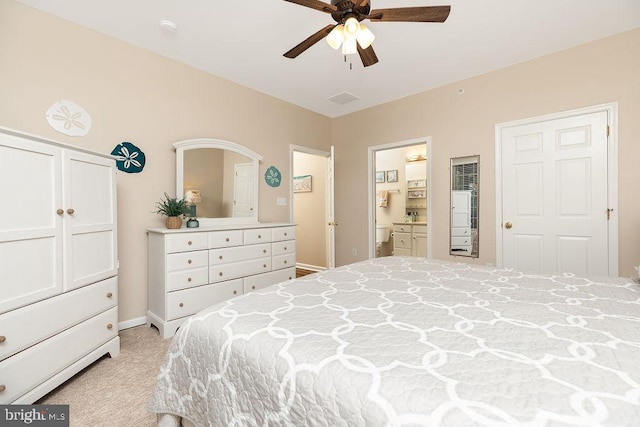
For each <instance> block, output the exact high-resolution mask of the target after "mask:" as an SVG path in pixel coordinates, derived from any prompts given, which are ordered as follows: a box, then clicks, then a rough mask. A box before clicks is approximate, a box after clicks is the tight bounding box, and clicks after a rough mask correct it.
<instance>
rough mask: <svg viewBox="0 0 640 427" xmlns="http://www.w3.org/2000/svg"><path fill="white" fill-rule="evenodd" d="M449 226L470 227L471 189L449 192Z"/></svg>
mask: <svg viewBox="0 0 640 427" xmlns="http://www.w3.org/2000/svg"><path fill="white" fill-rule="evenodd" d="M451 227H471V191H470V190H455V191H452V192H451Z"/></svg>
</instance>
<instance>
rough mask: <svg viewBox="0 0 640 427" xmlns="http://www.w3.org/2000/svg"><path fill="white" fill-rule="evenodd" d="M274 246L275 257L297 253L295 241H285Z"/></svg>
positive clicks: (273, 244) (275, 243)
mask: <svg viewBox="0 0 640 427" xmlns="http://www.w3.org/2000/svg"><path fill="white" fill-rule="evenodd" d="M271 245H272V248H273V250H272V253H273V255H274V256H275V255H283V254H290V253H294V252H295V251H296V241H295V240H285V241H284V242H274V243H272V244H271Z"/></svg>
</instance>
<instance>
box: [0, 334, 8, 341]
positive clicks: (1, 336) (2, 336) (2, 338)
mask: <svg viewBox="0 0 640 427" xmlns="http://www.w3.org/2000/svg"><path fill="white" fill-rule="evenodd" d="M6 340H7V337H5V336H4V335H0V343H1V342H5V341H6Z"/></svg>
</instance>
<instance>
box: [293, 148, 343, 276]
mask: <svg viewBox="0 0 640 427" xmlns="http://www.w3.org/2000/svg"><path fill="white" fill-rule="evenodd" d="M295 152H298V153H306V154H311V155H314V156H319V157H325V158H326V159H327V182H326V186H327V191H326V199H325V202H324V203H325V223H326V224H328V226H329V227H333V228H330V229H329V230H328V231H327V234H326V241H325V247H326V257H325V258H326V260H325V261H326V264H327V267H326V268H327V269H331V268H334V267H335V266H336V245H335V225H330V224H331V223H334V224H335V212H334V209H335V208H334V207H335V184H334V176H333V175H334V167H333V158H334V150H333V146H331V151H324V150H318V149H315V148H311V147H304V146H302V145H295V144H290V145H289V174H290V175H291V176H290V178H289V200H290V201H291V203H289V222H292V223H293V219H294V211H293V209H294V205H293V163H294V159H293V157H294V153H295ZM336 225H337V224H336Z"/></svg>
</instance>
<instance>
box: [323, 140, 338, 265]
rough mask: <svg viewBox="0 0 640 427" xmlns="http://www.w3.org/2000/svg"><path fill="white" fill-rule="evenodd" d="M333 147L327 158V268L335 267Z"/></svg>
mask: <svg viewBox="0 0 640 427" xmlns="http://www.w3.org/2000/svg"><path fill="white" fill-rule="evenodd" d="M335 151H336V150H335V147H334V146H333V145H332V146H331V152H330V154H329V157H327V203H326V205H327V224H328V226H329V229H328V233H327V251H326V252H327V268H334V267H335V266H336V226H337V225H338V223H337V222H336V213H335V192H336V189H335V172H334V171H335V156H336V155H335Z"/></svg>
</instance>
